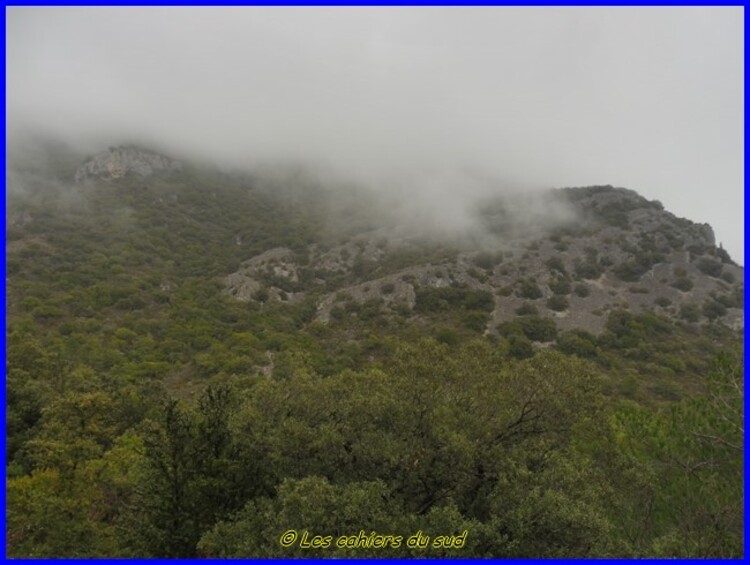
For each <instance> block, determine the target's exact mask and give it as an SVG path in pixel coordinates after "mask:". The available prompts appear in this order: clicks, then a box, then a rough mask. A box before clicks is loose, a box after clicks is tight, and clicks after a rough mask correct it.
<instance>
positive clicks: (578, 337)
mask: <svg viewBox="0 0 750 565" xmlns="http://www.w3.org/2000/svg"><path fill="white" fill-rule="evenodd" d="M557 349H559V350H560V351H562V352H563V353H567V354H568V355H576V356H578V357H583V358H585V359H595V358H596V357H597V354H598V346H597V343H596V336H594V335H593V334H591V333H589V332H587V331H584V330H572V331H569V332H565V333H563V334H562V335H561V336H560V337H559V338H558V339H557Z"/></svg>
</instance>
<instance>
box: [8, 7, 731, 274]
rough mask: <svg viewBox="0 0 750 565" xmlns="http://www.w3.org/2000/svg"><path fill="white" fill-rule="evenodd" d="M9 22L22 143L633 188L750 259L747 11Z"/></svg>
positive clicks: (372, 177)
mask: <svg viewBox="0 0 750 565" xmlns="http://www.w3.org/2000/svg"><path fill="white" fill-rule="evenodd" d="M6 14H7V30H6V31H7V40H6V41H7V55H6V57H7V59H6V61H7V75H6V79H7V109H6V112H7V116H8V120H9V125H10V130H9V131H11V132H12V131H13V129H14V128H16V127H24V126H33V127H36V128H42V129H45V130H49V131H50V132H52V133H55V134H57V135H60V136H62V137H64V138H65V139H67V140H69V141H73V142H81V143H82V144H83V145H85V146H87V147H89V148H91V149H94V148H95V146H96V145H97V144H102V145H104V144H108V143H112V142H117V141H118V139H120V138H133V137H137V138H143V139H147V140H149V141H151V142H154V143H158V144H162V145H166V146H170V147H174V148H175V150H178V151H191V152H196V153H198V154H201V155H205V156H207V157H210V158H212V159H218V160H220V161H223V162H225V163H228V164H247V165H252V164H255V163H257V162H259V161H263V160H267V159H302V160H306V161H311V162H322V163H325V164H326V165H327V166H330V167H332V168H333V169H336V170H341V171H343V172H345V173H347V174H351V175H354V176H356V177H358V178H363V179H367V180H368V181H369V182H371V183H373V184H376V185H377V184H381V185H383V186H385V185H386V184H387V183H390V182H391V181H392V179H394V178H400V179H402V181H401V182H402V183H403V182H404V181H403V179H408V178H417V177H419V178H423V177H427V178H433V179H434V178H450V179H455V178H457V177H456V176H455V171H461V170H472V171H481V172H482V174H487V175H495V176H498V177H501V178H503V179H508V180H511V181H512V182H515V183H517V184H519V185H522V186H531V187H535V186H539V187H552V186H578V185H590V184H612V185H615V186H625V187H628V188H632V189H635V190H637V191H638V192H640V193H641V194H642V195H644V196H645V197H647V198H650V199H659V200H661V201H662V202H663V204H664V205H665V207H666V208H667V209H668V210H670V211H672V212H674V213H675V214H677V215H680V216H684V217H687V218H690V219H691V220H694V221H699V222H708V223H710V224H711V225H712V226H713V227H714V230H715V232H716V235H717V241H718V242H721V243H723V244H724V247H725V248H727V250H728V251H729V252H730V254H731V255H732V257H733V258H734V259H735V260H736V261H738V262H740V263H744V260H743V252H744V247H743V225H744V215H743V197H744V194H743V187H744V177H743V175H744V167H743V143H744V137H743V117H744V115H743V112H744V110H743V40H744V27H743V11H742V8H692V7H691V8H655V7H646V8H634V7H612V8H549V7H536V8H507V7H499V8H386V7H384V8H289V7H287V8H8V9H7V12H6ZM11 142H12V137H11ZM452 182H453V181H451V183H452ZM437 184H439V185H440V186H441V188H440V190H439V191H438V193H436V198H438V197H440V198H442V197H443V196H444V195H445V194H446V192H450V193H451V194H452V195H453V196H452V197H453V198H455V197H456V195H460V193H461V190H462V186H461V181H460V180H456V181H455V189H452V188H449V189H446V187H445V184H446V183H445V182H442V183H437ZM407 185H408V183H406V184H404V186H405V187H407ZM406 190H408V188H406Z"/></svg>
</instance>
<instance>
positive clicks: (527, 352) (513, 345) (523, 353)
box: [508, 334, 534, 359]
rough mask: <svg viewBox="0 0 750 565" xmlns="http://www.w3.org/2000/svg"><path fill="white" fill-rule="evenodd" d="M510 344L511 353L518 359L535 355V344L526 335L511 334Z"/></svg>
mask: <svg viewBox="0 0 750 565" xmlns="http://www.w3.org/2000/svg"><path fill="white" fill-rule="evenodd" d="M508 344H509V346H510V348H509V352H510V355H511V356H512V357H514V358H516V359H528V358H529V357H533V356H534V346H533V345H532V344H531V342H530V341H529V340H528V338H527V337H526V336H524V335H518V334H511V335H509V336H508Z"/></svg>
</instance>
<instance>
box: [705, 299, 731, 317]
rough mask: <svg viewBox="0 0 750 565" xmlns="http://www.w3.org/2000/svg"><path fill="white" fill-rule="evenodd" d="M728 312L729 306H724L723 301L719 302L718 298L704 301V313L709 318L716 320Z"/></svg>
mask: <svg viewBox="0 0 750 565" xmlns="http://www.w3.org/2000/svg"><path fill="white" fill-rule="evenodd" d="M726 313H727V307H726V306H724V305H723V304H722V303H721V302H717V301H716V300H713V299H709V300H706V301H705V302H704V303H703V314H704V315H705V316H706V318H708V319H709V320H715V319H717V318H721V317H722V316H723V315H724V314H726Z"/></svg>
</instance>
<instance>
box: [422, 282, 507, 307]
mask: <svg viewBox="0 0 750 565" xmlns="http://www.w3.org/2000/svg"><path fill="white" fill-rule="evenodd" d="M416 295H417V303H416V306H415V310H416V311H417V312H421V313H428V312H441V311H447V310H451V309H460V310H479V311H483V312H489V311H491V310H492V308H493V307H494V300H493V298H492V294H490V293H489V292H487V291H485V290H470V289H467V288H458V287H443V288H420V289H419V290H417V292H416Z"/></svg>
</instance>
